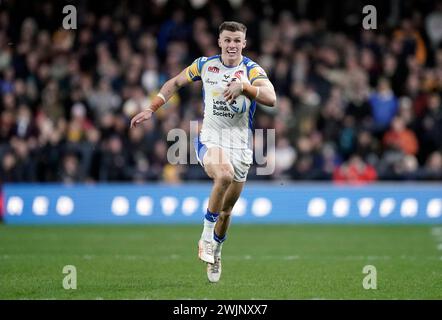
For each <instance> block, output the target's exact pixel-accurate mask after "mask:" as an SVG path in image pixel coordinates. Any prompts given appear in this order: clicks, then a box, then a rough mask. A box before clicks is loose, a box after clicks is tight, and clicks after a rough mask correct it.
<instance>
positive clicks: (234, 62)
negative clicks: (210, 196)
mask: <svg viewBox="0 0 442 320" xmlns="http://www.w3.org/2000/svg"><path fill="white" fill-rule="evenodd" d="M242 59H243V56H242V55H240V56H239V58H237V59H229V58H227V57H225V56H224V55H221V62H222V63H223V65H225V66H226V67H229V68H233V67H237V66H239V64H240V63H241V61H242Z"/></svg>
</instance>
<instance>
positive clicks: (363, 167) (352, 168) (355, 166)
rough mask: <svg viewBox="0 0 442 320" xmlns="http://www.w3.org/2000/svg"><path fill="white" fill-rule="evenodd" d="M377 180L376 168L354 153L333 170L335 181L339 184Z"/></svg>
mask: <svg viewBox="0 0 442 320" xmlns="http://www.w3.org/2000/svg"><path fill="white" fill-rule="evenodd" d="M376 180H377V173H376V169H375V168H374V167H373V166H371V165H369V164H367V163H365V162H364V161H363V160H362V158H361V157H360V156H359V155H352V156H351V157H350V159H349V160H348V161H347V162H344V163H343V164H342V165H340V166H339V167H337V168H336V169H335V170H334V172H333V181H334V182H335V183H339V184H344V183H350V184H364V183H368V182H372V181H376Z"/></svg>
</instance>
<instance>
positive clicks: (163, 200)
mask: <svg viewBox="0 0 442 320" xmlns="http://www.w3.org/2000/svg"><path fill="white" fill-rule="evenodd" d="M2 189H3V199H4V204H3V206H4V221H5V223H6V224H84V223H94V224H97V223H103V224H107V223H146V224H150V223H200V222H201V221H202V218H203V214H204V213H205V210H206V208H207V202H208V196H209V194H210V190H211V185H210V184H192V183H189V184H183V185H162V184H145V185H136V184H96V185H61V184H6V185H4V186H3V188H2ZM233 215H234V221H235V223H237V222H238V223H241V222H244V223H401V224H402V223H429V224H440V223H442V184H402V185H399V184H378V185H367V186H337V185H333V184H284V185H281V184H271V183H269V184H267V183H266V184H253V183H247V184H246V186H245V188H244V191H243V193H242V195H241V198H240V199H239V200H238V202H237V204H236V205H235V208H234V212H233Z"/></svg>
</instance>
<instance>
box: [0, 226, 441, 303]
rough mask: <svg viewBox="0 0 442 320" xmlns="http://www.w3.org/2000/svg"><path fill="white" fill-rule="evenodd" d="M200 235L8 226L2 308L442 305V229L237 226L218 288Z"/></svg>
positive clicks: (2, 232) (189, 229) (1, 256)
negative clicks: (332, 302)
mask: <svg viewBox="0 0 442 320" xmlns="http://www.w3.org/2000/svg"><path fill="white" fill-rule="evenodd" d="M201 230H202V226H199V225H198V226H197V225H173V226H171V225H149V226H147V225H144V226H142V225H140V226H132V225H131V226H128V225H121V226H7V225H0V299H442V226H429V225H425V226H422V225H421V226H405V225H402V226H400V225H397V226H374V225H365V226H355V225H340V226H337V225H240V224H236V225H235V224H234V223H233V225H232V227H231V229H230V232H229V236H228V240H227V241H226V243H225V245H224V249H223V275H222V277H221V281H220V282H219V283H217V284H211V283H209V282H208V281H207V278H206V274H205V272H206V271H205V265H204V264H203V263H202V262H200V261H199V260H198V259H197V241H198V238H199V236H200V234H201ZM65 265H74V266H75V267H76V270H77V289H76V290H65V289H64V288H63V286H62V282H63V278H64V277H65V276H66V274H63V272H62V271H63V267H64V266H65ZM365 265H373V266H374V267H375V268H376V271H377V274H376V276H377V289H376V290H366V289H364V288H363V285H362V282H363V279H364V277H365V276H367V275H366V274H364V273H363V272H362V270H363V268H364V266H365Z"/></svg>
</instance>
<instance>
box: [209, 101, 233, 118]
mask: <svg viewBox="0 0 442 320" xmlns="http://www.w3.org/2000/svg"><path fill="white" fill-rule="evenodd" d="M212 114H213V115H214V116H218V117H224V118H229V119H233V118H234V117H235V115H234V114H233V113H232V112H230V110H229V108H228V107H227V102H225V101H222V100H215V99H213V105H212Z"/></svg>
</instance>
